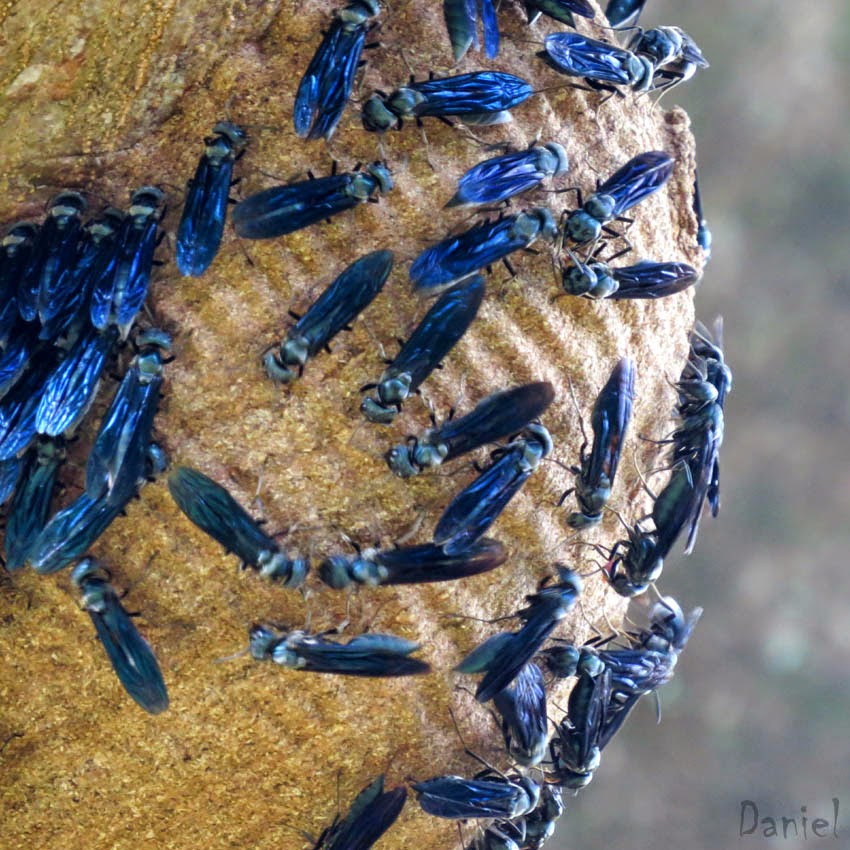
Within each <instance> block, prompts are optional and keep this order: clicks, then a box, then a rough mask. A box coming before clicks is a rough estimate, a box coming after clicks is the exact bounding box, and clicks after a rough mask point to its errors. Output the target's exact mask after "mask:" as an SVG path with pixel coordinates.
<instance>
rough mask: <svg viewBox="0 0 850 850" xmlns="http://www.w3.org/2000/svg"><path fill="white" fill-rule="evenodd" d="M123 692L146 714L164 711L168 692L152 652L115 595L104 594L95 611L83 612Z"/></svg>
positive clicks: (109, 591)
mask: <svg viewBox="0 0 850 850" xmlns="http://www.w3.org/2000/svg"><path fill="white" fill-rule="evenodd" d="M86 610H87V611H88V612H89V616H90V617H91V619H92V622H93V623H94V627H95V630H96V631H97V636H98V637H99V638H100V642H101V643H102V644H103V648H104V649H105V650H106V654H107V655H108V656H109V660H110V662H111V663H112V667H113V669H114V670H115V675H116V676H118V679H119V680H120V682H121V684H122V685H123V686H124V690H126V691H127V693H128V694H129V695H130V696H131V697H132V698H133V699H134V700H135V701H136V702H137V703H138V704H139V705H140V706H141V707H142V708H143V709H144V710H145V711H147V712H149V713H150V714H159V713H160V712H163V711H165V709H166V708H168V692H167V691H166V689H165V682H164V681H163V679H162V672H161V671H160V669H159V664H157V661H156V657H155V656H154V654H153V650H152V649H151V648H150V645H149V644H148V642H147V641H146V640H145V639H144V638H143V637H142V636H141V635H140V634H139V631H138V629H137V628H136V627H135V625H134V624H133V621H132V620H131V619H130V617H129V615H128V614H127V612H126V611H125V610H124V607H123V606H122V605H121V602H120V600H119V599H118V596H117V594H116V593H115V592H114V591H112V590H111V589H110V590H108V591H106V590H105V591H104V592H103V594H102V596H101V599H100V606H99V609H96V608H92V607H89V608H87V609H86Z"/></svg>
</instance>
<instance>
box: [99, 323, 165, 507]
mask: <svg viewBox="0 0 850 850" xmlns="http://www.w3.org/2000/svg"><path fill="white" fill-rule="evenodd" d="M136 344H137V345H138V346H139V353H138V354H137V355H136V357H135V358H134V359H133V362H132V363H131V364H130V368H129V369H128V370H127V372H126V373H125V375H124V378H123V379H122V381H121V385H120V386H119V387H118V390H117V392H116V393H115V397H114V398H113V399H112V404H111V405H110V406H109V409H108V410H107V411H106V413H105V414H104V417H103V420H102V421H101V423H100V428H99V429H98V432H97V436H96V437H95V440H94V445H93V446H92V449H91V452H90V453H89V458H88V461H87V463H86V493H87V494H88V495H89V496H91V497H92V498H94V499H105V500H106V501H107V502H119V503H122V504H123V503H126V501H127V500H128V499H129V498H132V496H134V495H135V494H136V491H137V490H138V487H139V482H140V481H143V480H144V479H145V476H146V464H147V462H148V459H149V446H150V442H151V432H152V431H153V420H154V417H155V416H156V412H157V410H158V409H159V399H160V388H161V387H162V382H163V368H162V367H163V363H164V357H163V355H164V354H165V353H167V352H169V351H170V349H171V337H170V336H169V335H168V334H167V333H165V332H164V331H161V330H159V329H155V328H152V329H150V330H147V331H145V332H144V333H141V334H139V335H138V337H137V338H136Z"/></svg>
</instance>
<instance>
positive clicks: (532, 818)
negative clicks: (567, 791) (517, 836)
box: [520, 785, 564, 850]
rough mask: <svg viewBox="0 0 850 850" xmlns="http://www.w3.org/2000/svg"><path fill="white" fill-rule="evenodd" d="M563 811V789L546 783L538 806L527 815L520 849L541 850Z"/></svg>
mask: <svg viewBox="0 0 850 850" xmlns="http://www.w3.org/2000/svg"><path fill="white" fill-rule="evenodd" d="M563 813H564V801H563V800H562V799H561V789H560V788H558V787H557V786H555V785H544V786H543V788H542V789H541V791H540V802H539V803H538V804H537V808H535V809H534V811H532V812H529V813H528V814H527V815H526V816H525V840H524V841H523V842H522V844H521V845H520V850H541V848H542V847H543V845H544V844H545V843H546V842H547V841H548V840H549V839H550V838H551V837H552V835H553V833H554V832H555V824H556V822H557V821H558V819H559V818H560V817H561V815H562V814H563Z"/></svg>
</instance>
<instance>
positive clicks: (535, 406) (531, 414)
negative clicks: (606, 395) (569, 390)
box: [386, 381, 555, 478]
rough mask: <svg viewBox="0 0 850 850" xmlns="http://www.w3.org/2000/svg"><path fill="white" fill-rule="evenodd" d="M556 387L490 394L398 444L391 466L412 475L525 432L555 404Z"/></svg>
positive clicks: (528, 386) (389, 460)
mask: <svg viewBox="0 0 850 850" xmlns="http://www.w3.org/2000/svg"><path fill="white" fill-rule="evenodd" d="M554 398H555V390H554V389H553V387H552V385H551V384H550V383H549V382H548V381H537V382H535V383H533V384H524V385H522V386H520V387H514V388H513V389H510V390H502V391H501V392H498V393H493V395H490V396H487V398H485V399H484V400H483V401H482V402H481V403H480V404H478V406H477V407H476V408H475V409H474V410H472V411H470V412H469V413H467V414H466V415H465V416H460V417H458V418H457V419H448V420H446V421H445V422H443V424H442V425H440V426H439V427H434V428H429V429H428V430H427V431H426V432H425V433H424V434H422V435H421V436H419V437H408V439H407V442H406V443H404V444H402V445H400V446H395V448H392V449H390V450H389V451H388V452H387V454H386V459H387V465H388V466H389V468H390V469H391V470H392V471H393V472H394V473H395V474H396V475H398V476H399V478H411V477H412V476H414V475H418V474H419V473H420V472H423V471H424V470H426V469H432V468H434V467H436V466H439V465H440V464H441V463H444V462H446V461H449V460H454V459H455V458H456V457H460V456H461V455H463V454H466V453H467V452H471V451H473V450H475V449H477V448H479V447H480V446H483V445H486V444H487V443H494V442H496V441H497V440H501V439H503V438H505V437H510V436H511V435H513V434H517V433H519V432H520V431H522V429H523V428H525V427H526V426H527V425H528V424H529V423H530V422H532V421H533V420H535V419H537V418H538V417H539V416H541V415H542V414H543V413H544V412H545V411H546V410H547V408H548V407H549V405H550V404H552V401H553V400H554Z"/></svg>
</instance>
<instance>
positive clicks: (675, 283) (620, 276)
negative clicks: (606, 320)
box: [608, 260, 697, 301]
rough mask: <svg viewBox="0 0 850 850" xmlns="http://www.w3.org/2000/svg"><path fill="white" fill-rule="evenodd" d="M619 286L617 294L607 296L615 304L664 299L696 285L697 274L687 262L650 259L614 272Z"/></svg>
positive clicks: (612, 273)
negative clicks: (619, 301) (625, 300)
mask: <svg viewBox="0 0 850 850" xmlns="http://www.w3.org/2000/svg"><path fill="white" fill-rule="evenodd" d="M611 276H612V277H613V278H614V280H616V281H617V283H618V288H617V291H616V292H614V293H612V294H611V295H609V296H608V297H609V298H610V299H612V300H613V301H617V300H621V299H624V298H664V297H665V296H667V295H674V294H675V293H677V292H682V291H683V290H685V289H687V288H688V287H689V286H693V285H694V284H695V283H696V282H697V272H696V269H694V268H693V267H692V266H689V265H688V264H687V263H653V262H651V261H649V260H644V261H643V262H640V263H637V264H635V265H633V266H625V267H623V268H619V269H611Z"/></svg>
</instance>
